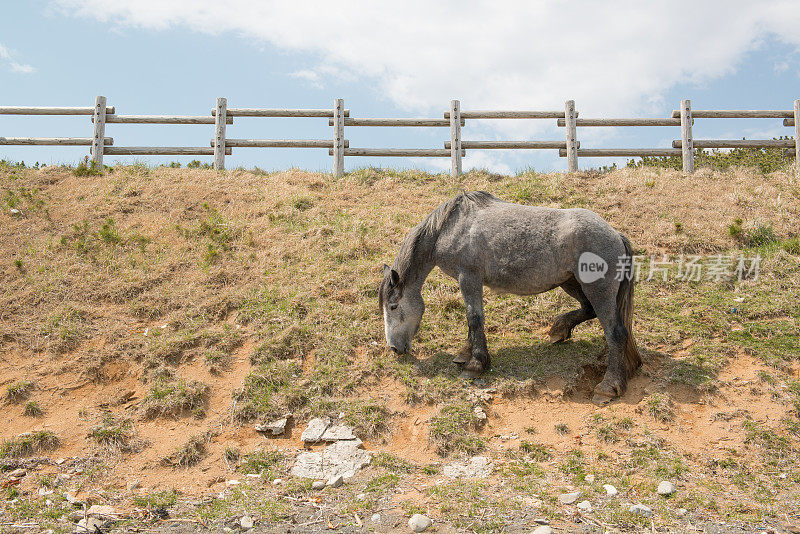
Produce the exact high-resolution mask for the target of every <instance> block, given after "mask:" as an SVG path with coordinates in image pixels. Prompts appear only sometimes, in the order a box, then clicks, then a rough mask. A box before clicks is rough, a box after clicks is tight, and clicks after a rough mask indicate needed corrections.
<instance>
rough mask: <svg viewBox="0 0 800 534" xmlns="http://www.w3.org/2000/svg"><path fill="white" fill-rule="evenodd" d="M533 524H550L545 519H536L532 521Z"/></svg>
mask: <svg viewBox="0 0 800 534" xmlns="http://www.w3.org/2000/svg"><path fill="white" fill-rule="evenodd" d="M533 522H534V523H536V524H538V525H549V524H550V520H549V519H547V518H546V517H537V518H535V519H534V520H533Z"/></svg>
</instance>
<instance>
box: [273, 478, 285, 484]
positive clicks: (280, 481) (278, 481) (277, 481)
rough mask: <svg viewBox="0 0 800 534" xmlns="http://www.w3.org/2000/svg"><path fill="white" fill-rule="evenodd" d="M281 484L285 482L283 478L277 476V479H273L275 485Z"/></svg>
mask: <svg viewBox="0 0 800 534" xmlns="http://www.w3.org/2000/svg"><path fill="white" fill-rule="evenodd" d="M281 484H283V479H282V478H276V479H275V480H273V481H272V485H273V486H280V485H281Z"/></svg>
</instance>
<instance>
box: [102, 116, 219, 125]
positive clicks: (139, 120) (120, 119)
mask: <svg viewBox="0 0 800 534" xmlns="http://www.w3.org/2000/svg"><path fill="white" fill-rule="evenodd" d="M110 122H115V123H119V124H214V123H215V122H216V119H215V118H214V117H203V116H197V117H193V116H180V115H108V116H106V124H108V123H110ZM225 123H226V124H233V117H230V116H229V117H228V118H227V119H226V121H225Z"/></svg>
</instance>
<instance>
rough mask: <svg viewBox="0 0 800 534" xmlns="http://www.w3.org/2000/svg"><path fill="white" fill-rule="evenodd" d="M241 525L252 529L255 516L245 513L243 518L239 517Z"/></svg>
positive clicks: (245, 528)
mask: <svg viewBox="0 0 800 534" xmlns="http://www.w3.org/2000/svg"><path fill="white" fill-rule="evenodd" d="M239 526H240V527H242V528H243V529H244V530H250V529H251V528H253V518H252V517H250V516H249V515H243V516H242V518H241V519H239Z"/></svg>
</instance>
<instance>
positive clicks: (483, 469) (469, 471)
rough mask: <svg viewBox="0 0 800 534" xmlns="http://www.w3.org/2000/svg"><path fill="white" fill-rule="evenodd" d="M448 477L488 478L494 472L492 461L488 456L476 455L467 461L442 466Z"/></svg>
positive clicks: (443, 472)
mask: <svg viewBox="0 0 800 534" xmlns="http://www.w3.org/2000/svg"><path fill="white" fill-rule="evenodd" d="M442 474H444V476H446V477H448V478H486V477H488V476H489V475H491V474H492V463H491V462H490V461H489V458H487V457H486V456H474V457H473V458H470V459H469V461H467V462H456V463H453V464H450V465H446V466H444V467H443V468H442Z"/></svg>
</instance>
